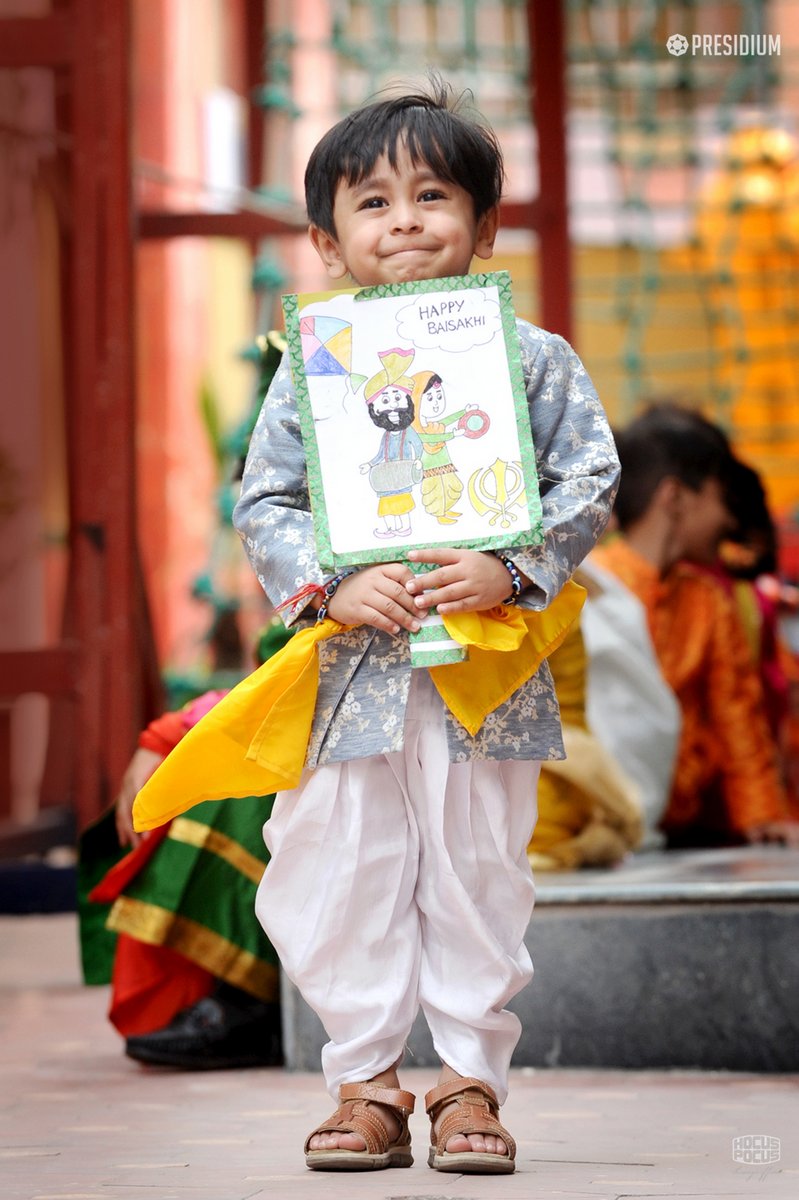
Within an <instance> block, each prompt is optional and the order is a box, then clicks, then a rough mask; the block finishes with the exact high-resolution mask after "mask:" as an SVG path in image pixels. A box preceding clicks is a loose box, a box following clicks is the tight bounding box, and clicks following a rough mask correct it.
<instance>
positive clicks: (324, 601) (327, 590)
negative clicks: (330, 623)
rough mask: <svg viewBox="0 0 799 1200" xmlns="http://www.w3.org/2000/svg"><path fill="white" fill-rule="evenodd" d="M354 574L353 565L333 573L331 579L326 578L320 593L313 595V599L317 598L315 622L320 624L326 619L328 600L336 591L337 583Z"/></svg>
mask: <svg viewBox="0 0 799 1200" xmlns="http://www.w3.org/2000/svg"><path fill="white" fill-rule="evenodd" d="M354 574H355V567H345V569H344V570H343V571H339V573H338V574H337V575H334V576H333V577H332V578H331V579H328V580H327V582H326V583H325V584H324V585H323V586H322V590H321V593H320V594H319V595H317V596H315V597H314V600H318V603H317V604H315V605H314V607H315V608H316V621H317V624H321V622H322V621H324V620H325V619H326V617H327V611H328V608H329V607H330V601H331V600H332V599H333V597H334V596H335V594H336V592H337V591H338V588H339V584H341V583H343V582H344V580H345V579H347V578H348V577H349V576H350V575H354ZM312 603H313V601H312Z"/></svg>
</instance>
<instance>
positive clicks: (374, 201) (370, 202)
mask: <svg viewBox="0 0 799 1200" xmlns="http://www.w3.org/2000/svg"><path fill="white" fill-rule="evenodd" d="M384 204H385V200H384V199H383V197H382V196H369V198H368V199H367V200H364V201H363V203H362V204H361V205H360V207H361V208H382V207H383V205H384Z"/></svg>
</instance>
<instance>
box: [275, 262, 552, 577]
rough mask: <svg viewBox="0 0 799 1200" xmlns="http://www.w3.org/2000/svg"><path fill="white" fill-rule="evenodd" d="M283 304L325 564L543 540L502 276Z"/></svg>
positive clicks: (523, 399)
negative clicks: (439, 547)
mask: <svg viewBox="0 0 799 1200" xmlns="http://www.w3.org/2000/svg"><path fill="white" fill-rule="evenodd" d="M283 307H284V312H285V316H286V332H287V335H288V343H289V354H290V359H291V369H292V374H293V378H294V382H295V386H296V390H297V398H298V407H299V413H300V422H301V427H302V435H303V440H304V441H305V443H306V449H307V458H308V473H309V480H308V482H309V489H310V494H311V506H312V509H313V515H314V528H315V532H316V539H317V545H318V549H319V557H320V562H321V563H322V565H323V566H324V567H326V568H330V569H336V570H337V569H340V568H341V567H344V566H350V565H354V564H360V563H368V562H379V561H383V562H385V561H389V560H392V559H398V558H399V559H401V558H403V557H404V556H405V555H406V554H407V552H408V551H409V550H411V549H423V548H425V547H430V546H436V545H447V546H470V547H473V548H475V549H492V548H496V549H498V548H501V547H502V546H510V545H513V544H514V543H516V542H518V541H519V540H520V539H521V540H524V541H525V542H526V543H527V544H529V543H531V542H535V541H537V540H540V536H541V531H540V524H541V506H540V499H539V495H538V485H537V478H536V472H535V454H534V448H533V444H532V435H531V432H530V422H529V416H528V412H527V399H526V394H525V388H524V379H523V374H522V367H521V361H520V358H519V349H518V339H517V337H516V328H515V315H514V312H513V306H512V302H511V297H510V279H509V276H508V275H507V273H506V272H494V273H491V274H483V275H474V276H469V277H467V278H458V279H437V280H425V281H423V282H419V283H411V284H396V285H392V286H385V287H379V288H364V289H352V290H350V291H343V292H329V293H323V294H314V295H306V296H303V295H292V296H285V297H284V298H283Z"/></svg>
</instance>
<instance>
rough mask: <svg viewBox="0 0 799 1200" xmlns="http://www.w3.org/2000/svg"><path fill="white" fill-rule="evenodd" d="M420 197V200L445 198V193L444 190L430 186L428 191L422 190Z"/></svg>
mask: <svg viewBox="0 0 799 1200" xmlns="http://www.w3.org/2000/svg"><path fill="white" fill-rule="evenodd" d="M419 199H420V200H444V199H445V196H444V193H443V192H442V191H439V189H438V188H428V189H427V191H424V192H422V194H421V196H420V197H419Z"/></svg>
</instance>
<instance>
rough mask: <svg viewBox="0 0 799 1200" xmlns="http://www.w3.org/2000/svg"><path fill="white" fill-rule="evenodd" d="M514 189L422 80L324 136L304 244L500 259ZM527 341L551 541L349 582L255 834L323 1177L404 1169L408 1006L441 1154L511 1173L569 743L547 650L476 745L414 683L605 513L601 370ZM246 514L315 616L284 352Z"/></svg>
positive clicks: (273, 588)
mask: <svg viewBox="0 0 799 1200" xmlns="http://www.w3.org/2000/svg"><path fill="white" fill-rule="evenodd" d="M502 182H503V164H502V155H501V152H500V149H499V146H498V144H497V141H496V139H495V137H494V135H493V134H492V133H491V131H490V130H488V129H487V128H485V127H484V126H482V125H481V124H478V123H475V122H474V121H472V120H471V119H469V118H467V117H466V116H465V115H463V114H462V113H461V112H459V111H458V109H457V106H453V105H451V103H450V95H449V89H448V88H447V87H445V86H444V85H440V84H439V83H438V82H437V81H434V82H433V84H432V86H431V94H429V95H428V94H420V95H406V96H403V97H400V98H397V99H390V100H382V101H380V102H378V103H375V104H372V105H370V106H368V107H366V108H364V109H361V110H360V111H357V112H355V113H354V114H352V115H351V116H349V117H347V118H346V119H345V120H343V121H341V122H339V124H337V125H336V126H335V127H334V128H333V129H331V130H330V131H329V132H328V133H327V134H326V135H325V136H324V137H323V138H322V140H321V142H320V143H319V144H318V145H317V147H316V149H315V150H314V152H313V154H312V155H311V159H310V162H309V164H308V168H307V171H306V199H307V205H308V215H309V219H310V230H309V232H310V238H311V241H312V243H313V245H314V247H315V248H316V250H317V252H318V253H319V255H320V257H321V259H322V261H323V262H324V264H325V266H326V268H327V271H328V274H329V275H330V277H331V279H334V280H342V281H345V280H346V279H347V277H349V279H351V280H352V281H354V283H356V284H359V285H362V286H373V285H377V284H381V283H400V282H405V281H411V280H419V279H433V278H438V277H440V276H457V275H465V274H466V273H467V272H468V271H469V268H470V264H471V261H472V258H473V257H474V256H475V255H476V256H477V257H478V258H480V259H488V258H490V257H491V254H492V251H493V245H494V238H495V236H496V232H497V225H498V211H499V200H500V194H501V189H502ZM518 334H519V342H520V347H521V356H522V361H523V367H524V376H525V381H526V385H527V394H528V398H529V403H530V417H531V421H532V430H533V438H534V442H535V448H536V453H537V462H538V470H539V474H540V483H541V492H542V501H543V512H544V535H545V536H544V542H543V544H542V545H537V546H526V545H522V546H519V547H517V548H516V549H514V550H513V551H508V552H507V554H506V555H504V556H503V557H502V558H500V557H499V556H497V555H495V554H493V553H484V552H477V551H472V550H462V549H461V550H455V549H437V550H435V551H429V552H425V553H424V554H414V555H412V557H413V558H415V559H416V560H417V561H424V562H426V563H432V564H435V569H434V570H432V571H431V573H430V574H427V575H426V576H425V581H424V588H425V589H434V591H431V592H428V591H427V590H425V592H424V593H422V589H421V587H420V586H419V584H417V582H416V581H415V578H414V576H413V574H412V572H411V570H410V568H409V567H408V565H407V564H406V563H402V562H393V563H388V564H383V565H378V566H368V567H364V568H363V569H360V570H357V571H355V572H354V573H352V574H350V575H348V576H347V577H346V578H343V579H341V580H340V581H339V582H337V583H336V585H335V590H334V592H333V594H332V596H330V598H329V600H328V599H327V598H326V601H325V602H326V607H327V612H328V613H329V616H330V617H332V618H334V619H335V620H336V621H338V622H341V623H342V624H343V625H345V626H348V627H351V628H348V629H346V630H344V631H343V632H342V633H340V634H338V635H337V636H334V637H331V638H329V639H328V640H326V641H324V642H322V643H320V645H319V692H318V698H317V703H316V710H315V716H314V722H313V728H312V732H311V737H310V741H309V745H308V750H307V756H306V762H305V767H306V769H305V771H304V773H303V776H302V779H301V782H300V785H299V786H298V787H297V788H296V789H294V790H293V791H290V792H282V793H280V794H279V795H278V797H277V799H276V802H275V806H274V810H273V815H272V817H271V819H270V820H269V821H268V822H267V824H266V826H265V830H264V836H265V839H266V842H267V846H268V848H269V851H270V855H271V862H270V865H269V868H268V870H267V871H266V874H265V876H264V880H263V883H262V885H261V888H260V890H259V896H258V902H257V912H258V916H259V919H260V920H261V922H262V924H263V925H264V928H265V929H266V931H267V933H268V936H269V938H270V940H271V941H272V943H273V945H274V946H275V947H276V949H277V951H278V954H279V957H280V961H281V964H282V966H283V969H284V970H285V971H286V973H287V975H288V976H289V978H291V979H292V980H293V981H294V982H295V984H296V985H297V987H298V988H299V989H300V991H301V992H302V994H303V996H304V997H305V999H306V1000H307V1001H308V1003H309V1004H310V1005H311V1006H312V1007H313V1008H314V1009H315V1011H316V1012H317V1013H318V1014H319V1016H320V1018H321V1020H322V1022H323V1024H324V1026H325V1028H326V1030H327V1033H328V1036H329V1037H330V1041H329V1043H328V1044H327V1045H326V1046H325V1048H324V1051H323V1054H322V1065H323V1070H324V1074H325V1079H326V1083H327V1086H328V1090H329V1091H330V1093H331V1095H332V1096H333V1097H334V1099H336V1100H340V1107H339V1108H338V1109H337V1110H336V1112H335V1113H334V1114H333V1116H332V1117H331V1118H330V1120H329V1121H326V1122H325V1123H324V1124H323V1125H322V1126H320V1127H319V1129H317V1130H315V1131H314V1133H313V1134H312V1135H311V1136H310V1137H309V1138H308V1141H307V1142H306V1147H305V1150H306V1162H307V1164H308V1166H309V1167H311V1168H315V1169H319V1168H321V1169H336V1168H338V1169H346V1170H358V1169H375V1168H380V1167H389V1166H403V1167H404V1166H409V1165H410V1163H411V1161H412V1160H411V1154H410V1135H409V1133H408V1125H407V1120H408V1115H409V1114H410V1112H412V1110H413V1106H414V1097H413V1096H412V1095H411V1094H410V1093H408V1092H405V1091H402V1090H400V1089H399V1081H398V1077H397V1070H396V1069H397V1066H398V1064H399V1061H400V1059H401V1057H402V1054H403V1047H404V1045H405V1041H406V1038H407V1036H408V1033H409V1031H410V1028H411V1024H412V1022H413V1019H414V1017H415V1015H416V1012H417V1010H418V1008H419V1007H420V1006H421V1008H422V1009H423V1011H424V1013H425V1016H426V1018H427V1021H428V1024H429V1026H430V1029H431V1032H432V1035H433V1042H434V1045H435V1047H436V1051H437V1053H438V1054H439V1056H440V1058H441V1061H442V1071H441V1076H440V1084H439V1086H438V1087H437V1088H435V1089H434V1090H433V1091H432V1092H430V1093H429V1094H428V1096H427V1097H426V1107H427V1110H428V1112H429V1114H430V1117H431V1121H432V1126H433V1129H432V1142H433V1145H432V1147H431V1150H430V1157H429V1164H430V1166H432V1167H434V1168H435V1169H437V1170H443V1171H460V1172H463V1171H471V1172H480V1173H509V1172H511V1171H513V1169H514V1155H515V1147H514V1142H513V1139H512V1138H511V1135H510V1134H509V1133H508V1132H507V1131H506V1130H505V1129H504V1128H503V1127H502V1125H500V1123H499V1121H498V1120H497V1110H498V1107H499V1105H500V1104H501V1103H503V1102H504V1100H505V1097H506V1095H507V1080H508V1070H509V1064H510V1058H511V1054H512V1052H513V1049H514V1047H515V1045H516V1042H517V1041H518V1037H519V1033H520V1024H519V1021H518V1018H517V1017H516V1016H514V1015H513V1014H511V1013H510V1012H508V1011H506V1010H505V1004H506V1003H507V1001H508V1000H509V999H510V998H511V997H512V996H513V995H514V994H515V993H517V992H518V991H519V990H520V989H521V988H522V987H523V986H524V985H525V984H526V983H527V982H528V981H529V980H530V978H531V976H532V964H531V962H530V958H529V955H528V953H527V950H526V948H525V945H524V934H525V931H526V929H527V925H528V921H529V919H530V914H531V912H532V906H533V895H534V889H533V881H532V876H531V873H530V869H529V865H528V862H527V855H526V848H527V843H528V841H529V839H530V834H531V831H532V827H533V824H534V820H535V800H534V797H535V788H536V780H537V775H538V770H539V763H540V760H541V759H546V758H560V757H563V751H562V742H561V736H560V726H559V718H558V708H557V702H556V699H555V694H554V690H553V687H552V680H551V676H550V673H549V670H548V667H547V665H546V663H545V662H544V664H543V665H542V666H541V667H540V668H539V669H538V670H537V672H536V673H535V674H534V675H532V677H530V678H528V679H527V680H526V682H523V683H522V685H521V686H519V687H518V688H517V690H516V691H515V692H513V694H512V695H511V696H510V698H509V699H508V700H506V701H505V703H503V704H501V705H500V706H499V707H498V708H497V709H496V710H495V711H494V712H493V713H490V714H489V716H488V718H487V719H486V720H485V722H484V724H483V725H482V727H481V728H480V729H479V731H478V732H477V734H476V735H475V736H474V737H472V736H470V735H469V733H468V732H467V731H466V729H465V728H464V727H463V726H462V725H460V724H459V723H458V721H457V720H456V719H455V718H454V716H453V715H452V714H451V713H450V712H449V711H448V709H446V708H445V706H444V704H443V703H442V701H441V699H440V697H439V695H438V693H437V691H436V690H435V688H434V686H433V683H432V681H431V678H430V676H429V674H428V672H427V671H426V670H423V669H415V670H413V672H412V671H411V666H410V651H409V642H408V633H409V631H411V630H416V629H417V628H418V627H419V616H420V615H421V614H423V613H424V612H425V611H426V610H427V609H428V608H430V607H433V608H437V609H438V611H439V612H440V613H442V614H444V613H455V614H457V613H467V612H473V611H482V610H488V609H491V608H493V607H495V606H497V605H500V604H502V603H503V602H504V601H508V600H509V598H511V594H512V598H514V599H515V598H516V596H517V594H518V599H519V600H520V603H521V604H522V605H524V606H526V607H528V608H530V609H544V608H545V607H546V606H547V605H548V604H549V603H550V602H551V601H552V600H553V599H554V597H555V596H557V594H558V592H559V591H560V590H561V588H562V587H563V585H564V583H565V582H566V581H567V580H568V579H569V578H570V576H571V574H572V572H573V571H574V569H575V567H576V566H577V564H578V563H579V562H580V560H581V559H582V558H583V557H584V555H585V554H587V553H588V551H589V550H590V549H591V547H592V546H593V545H594V543H595V542H596V540H597V538H598V537H599V535H600V533H601V532H602V530H603V528H604V526H605V524H606V521H607V519H608V515H609V512H610V507H611V503H612V498H613V492H614V488H615V485H616V480H617V473H618V461H617V458H616V454H615V448H614V445H613V440H612V437H611V435H610V431H609V428H608V425H607V422H606V419H605V416H604V413H603V411H602V408H601V405H600V403H599V401H598V399H597V397H596V394H595V392H594V389H593V387H592V385H591V382H590V380H589V379H588V376H587V375H586V372H585V370H584V368H583V366H582V364H581V363H580V361H579V360H578V358H577V356H576V355H575V354H574V352H573V351H572V350H571V348H570V347H569V346H568V345H567V344H566V343H565V342H564V341H563V340H562V339H561V338H559V337H556V336H553V335H552V334H549V333H546V332H544V331H543V330H540V329H536V328H534V327H533V326H531V325H529V324H527V323H526V322H524V321H519V322H518ZM234 523H235V525H236V527H237V529H238V530H239V532H240V534H241V536H242V539H243V540H244V543H245V546H246V548H247V552H248V554H249V556H250V559H251V561H252V563H253V566H254V568H255V570H256V572H257V574H258V577H259V579H260V580H261V583H262V585H263V586H264V589H265V590H266V592H267V594H268V595H269V598H270V600H271V601H272V602H273V603H274V604H275V605H278V604H286V602H287V601H290V603H288V605H287V607H286V608H285V609H284V610H283V611H284V612H285V613H286V620H287V623H289V624H290V623H291V622H294V621H296V620H298V619H299V618H301V617H305V618H308V617H309V616H310V617H313V615H314V613H313V610H314V609H318V608H319V606H320V604H321V600H322V597H321V592H322V587H323V585H324V584H325V583H326V582H327V580H326V579H325V576H324V574H323V572H322V570H321V569H320V567H319V563H318V561H317V556H316V549H315V543H314V535H313V528H312V520H311V512H310V506H309V499H308V483H307V476H306V459H305V452H304V449H303V444H302V439H301V436H300V429H299V422H298V417H297V409H296V404H295V395H294V390H293V387H292V383H291V378H290V374H289V368H288V362H287V361H285V362H284V365H283V366H281V368H280V369H279V371H278V373H277V375H276V377H275V379H274V381H273V384H272V386H271V388H270V390H269V394H268V396H267V398H266V401H265V404H264V407H263V410H262V412H261V416H260V418H259V421H258V424H257V426H256V429H255V432H254V435H253V439H252V444H251V448H250V453H249V458H248V462H247V466H246V468H245V473H244V479H243V486H242V493H241V498H240V500H239V503H238V505H237V508H236V511H235V514H234ZM506 560H507V563H506ZM309 584H310V585H315V586H316V588H317V593H318V594H317V595H316V597H315V598H314V600H313V601H312V602H311V603H310V604H309V602H308V598H307V597H308V585H309ZM299 592H303V595H304V598H303V599H295V600H292V597H295V595H296V594H297V593H299ZM519 593H520V594H519ZM444 669H445V670H446V669H447V668H444Z"/></svg>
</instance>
